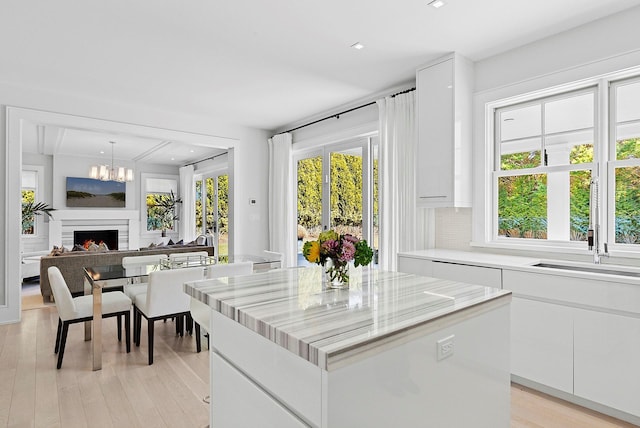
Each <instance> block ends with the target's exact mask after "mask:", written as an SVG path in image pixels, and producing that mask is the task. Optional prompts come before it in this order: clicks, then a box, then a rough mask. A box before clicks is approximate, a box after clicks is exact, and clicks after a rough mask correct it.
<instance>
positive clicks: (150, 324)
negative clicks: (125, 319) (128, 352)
mask: <svg viewBox="0 0 640 428" xmlns="http://www.w3.org/2000/svg"><path fill="white" fill-rule="evenodd" d="M203 278H204V268H203V267H199V266H198V267H192V268H182V269H168V270H160V271H155V272H151V273H150V274H149V285H148V287H147V292H146V293H144V294H139V295H137V296H136V305H135V306H134V307H133V316H134V325H135V326H136V329H137V331H136V332H135V333H134V338H135V342H136V346H140V330H141V328H142V327H141V324H142V317H144V318H145V319H146V320H147V332H148V341H149V365H151V364H153V335H154V323H155V321H158V320H161V319H165V318H168V317H175V318H176V324H178V325H179V326H180V327H179V328H180V330H182V323H183V319H184V318H185V317H191V315H190V311H189V308H190V300H189V296H188V295H187V294H185V292H184V290H183V288H182V285H183V284H184V283H185V282H191V281H199V280H201V279H203Z"/></svg>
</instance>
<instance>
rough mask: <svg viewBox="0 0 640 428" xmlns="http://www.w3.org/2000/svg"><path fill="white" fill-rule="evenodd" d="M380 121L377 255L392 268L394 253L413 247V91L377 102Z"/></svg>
mask: <svg viewBox="0 0 640 428" xmlns="http://www.w3.org/2000/svg"><path fill="white" fill-rule="evenodd" d="M377 104H378V109H379V120H380V159H379V169H380V171H379V174H380V178H379V180H380V243H379V248H380V254H379V263H380V268H381V269H383V270H390V271H395V270H396V267H397V255H398V252H401V251H410V250H414V249H416V242H417V239H418V238H417V230H416V187H415V186H416V184H415V181H416V180H415V170H416V165H415V160H416V155H417V144H418V143H417V130H416V120H415V114H416V112H415V105H416V103H415V92H409V93H406V94H400V95H396V96H395V97H391V96H389V97H385V98H383V99H381V100H378V101H377Z"/></svg>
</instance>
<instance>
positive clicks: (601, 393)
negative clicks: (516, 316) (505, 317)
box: [514, 299, 640, 415]
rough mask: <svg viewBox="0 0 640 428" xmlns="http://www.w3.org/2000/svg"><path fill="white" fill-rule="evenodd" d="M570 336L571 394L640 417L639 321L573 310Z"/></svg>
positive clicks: (637, 319)
mask: <svg viewBox="0 0 640 428" xmlns="http://www.w3.org/2000/svg"><path fill="white" fill-rule="evenodd" d="M514 300H515V299H514ZM574 335H575V336H574V344H575V345H574V346H575V380H574V385H575V392H574V393H575V395H576V396H578V397H582V398H586V399H588V400H591V401H595V402H597V403H602V404H604V405H606V406H610V407H613V408H614V409H618V410H621V411H623V412H627V413H631V414H634V415H640V398H639V397H640V363H639V362H640V319H639V318H634V317H627V316H622V315H614V314H608V313H602V312H594V311H587V310H582V309H576V310H575V331H574Z"/></svg>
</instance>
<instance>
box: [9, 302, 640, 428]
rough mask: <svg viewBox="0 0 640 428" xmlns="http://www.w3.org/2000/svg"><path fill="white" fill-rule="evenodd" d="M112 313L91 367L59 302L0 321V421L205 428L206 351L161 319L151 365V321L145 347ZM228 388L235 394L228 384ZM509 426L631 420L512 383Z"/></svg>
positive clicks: (79, 333) (600, 425)
mask: <svg viewBox="0 0 640 428" xmlns="http://www.w3.org/2000/svg"><path fill="white" fill-rule="evenodd" d="M115 325H116V323H115V319H113V318H111V319H106V320H104V321H103V334H104V340H103V345H104V346H103V347H104V352H103V369H102V370H101V371H97V372H93V371H92V370H91V360H90V347H89V346H90V342H84V340H83V327H82V325H80V324H76V325H72V326H71V327H70V329H69V338H68V342H67V349H66V350H65V358H64V361H63V365H62V369H60V370H56V368H55V363H56V356H55V354H54V353H53V347H54V341H55V333H56V327H57V312H56V309H55V307H45V308H40V309H32V310H25V311H23V312H22V322H21V323H20V324H11V325H4V326H0V427H2V426H7V427H47V428H49V427H64V428H67V427H92V428H93V427H138V426H139V427H172V428H173V427H204V426H206V425H207V424H208V405H207V404H206V403H204V402H203V401H202V398H203V397H205V396H206V395H207V394H208V391H209V367H208V356H207V353H206V352H201V353H199V354H197V353H196V352H195V339H194V338H193V337H189V336H186V337H184V338H177V337H175V327H174V324H173V323H171V322H168V323H166V324H164V323H162V322H160V323H156V348H155V354H154V360H155V361H154V364H153V365H152V366H148V365H147V347H146V334H145V333H144V331H145V328H146V324H145V322H144V321H143V329H142V331H143V333H142V334H143V337H142V343H141V346H140V348H136V347H135V346H132V350H131V353H130V354H127V353H126V352H124V344H123V343H122V344H121V343H118V341H117V339H116V334H115ZM230 393H233V392H232V391H230ZM511 426H512V427H516V428H520V427H543V428H555V427H563V428H564V427H567V428H575V427H580V428H589V427H593V428H607V427H633V425H630V424H626V423H624V422H621V421H618V420H615V419H612V418H609V417H606V416H603V415H600V414H598V413H595V412H592V411H589V410H586V409H583V408H581V407H578V406H574V405H572V404H569V403H566V402H564V401H561V400H557V399H555V398H552V397H548V396H545V395H544V394H540V393H538V392H535V391H532V390H529V389H526V388H524V387H521V386H519V385H513V386H512V388H511Z"/></svg>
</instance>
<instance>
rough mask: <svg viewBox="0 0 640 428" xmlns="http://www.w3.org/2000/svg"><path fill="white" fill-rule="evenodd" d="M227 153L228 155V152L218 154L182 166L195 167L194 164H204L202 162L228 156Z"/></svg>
mask: <svg viewBox="0 0 640 428" xmlns="http://www.w3.org/2000/svg"><path fill="white" fill-rule="evenodd" d="M228 153H229V152H224V153H218V154H217V155H213V156H209V157H208V158H204V159H200V160H197V161H194V162H191V163H188V164H185V165H184V166H189V165H195V164H197V163H200V162H204V161H208V160H213V159H215V158H218V157H220V156H224V155H226V154H228Z"/></svg>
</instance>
